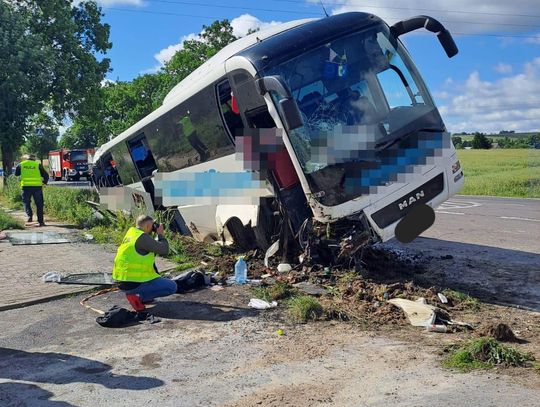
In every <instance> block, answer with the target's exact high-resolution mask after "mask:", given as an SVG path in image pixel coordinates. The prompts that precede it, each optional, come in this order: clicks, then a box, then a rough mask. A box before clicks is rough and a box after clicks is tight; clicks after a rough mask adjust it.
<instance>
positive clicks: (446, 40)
mask: <svg viewBox="0 0 540 407" xmlns="http://www.w3.org/2000/svg"><path fill="white" fill-rule="evenodd" d="M419 28H425V29H426V30H428V31H431V32H432V33H435V34H437V38H438V39H439V42H440V43H441V45H442V47H443V49H444V51H445V52H446V55H448V58H452V57H453V56H454V55H456V54H457V53H458V52H459V51H458V47H457V45H456V43H455V41H454V38H452V34H450V31H448V30H447V29H446V28H444V26H443V25H442V24H441V23H440V22H439V21H437V20H436V19H434V18H433V17H429V16H416V17H412V18H409V19H407V20H403V21H400V22H398V23H396V24H394V25H393V26H392V27H390V32H391V33H392V35H393V36H394V37H395V38H398V37H399V36H400V35H403V34H407V33H409V32H411V31H415V30H418V29H419Z"/></svg>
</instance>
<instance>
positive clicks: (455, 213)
mask: <svg viewBox="0 0 540 407" xmlns="http://www.w3.org/2000/svg"><path fill="white" fill-rule="evenodd" d="M435 212H436V213H447V214H449V215H465V214H464V213H462V212H447V211H435Z"/></svg>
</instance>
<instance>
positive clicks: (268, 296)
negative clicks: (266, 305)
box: [252, 281, 297, 302]
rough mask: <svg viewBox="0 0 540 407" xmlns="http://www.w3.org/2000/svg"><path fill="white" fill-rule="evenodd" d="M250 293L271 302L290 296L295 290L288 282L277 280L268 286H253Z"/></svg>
mask: <svg viewBox="0 0 540 407" xmlns="http://www.w3.org/2000/svg"><path fill="white" fill-rule="evenodd" d="M252 293H253V296H254V297H256V298H259V299H261V300H265V301H268V302H271V301H278V300H285V299H287V298H291V297H293V296H294V295H296V294H297V291H296V289H294V288H293V287H291V286H290V285H289V284H287V283H283V282H280V281H278V282H277V283H275V284H272V285H270V286H259V287H253V288H252Z"/></svg>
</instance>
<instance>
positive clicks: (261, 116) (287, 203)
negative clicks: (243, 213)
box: [229, 69, 311, 233]
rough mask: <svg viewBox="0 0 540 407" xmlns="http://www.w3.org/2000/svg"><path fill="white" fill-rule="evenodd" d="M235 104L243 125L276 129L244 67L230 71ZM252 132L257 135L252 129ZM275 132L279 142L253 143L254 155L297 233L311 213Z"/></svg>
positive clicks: (251, 78)
mask: <svg viewBox="0 0 540 407" xmlns="http://www.w3.org/2000/svg"><path fill="white" fill-rule="evenodd" d="M229 80H230V83H231V89H232V95H233V98H234V104H233V105H234V106H235V107H236V108H237V112H238V114H240V115H241V117H242V121H243V124H244V126H245V128H247V129H276V128H277V126H276V123H275V121H274V119H273V118H272V115H271V114H270V112H269V109H268V105H267V104H266V100H265V99H264V97H263V96H262V95H261V89H260V88H259V87H257V85H256V82H255V79H254V78H253V76H252V75H251V74H250V73H249V72H247V71H245V70H243V69H237V70H235V71H232V72H230V73H229ZM250 134H252V135H253V134H257V133H254V132H250ZM258 134H259V136H261V137H260V138H261V139H262V138H263V137H264V138H268V137H271V135H272V132H269V133H266V134H265V133H263V132H260V133H258ZM273 134H274V135H276V145H271V143H270V145H268V144H265V142H264V140H261V139H260V140H257V142H252V143H250V144H251V145H252V146H255V145H256V146H257V148H259V149H260V150H259V151H256V152H253V154H252V155H254V156H259V157H260V159H261V163H260V165H261V166H263V167H265V168H264V169H267V170H268V172H269V174H271V175H270V177H271V181H272V183H273V185H274V187H275V189H276V191H275V192H276V194H278V195H279V199H280V201H281V202H282V204H283V206H284V208H285V211H286V213H287V216H288V218H289V221H290V223H291V226H292V229H293V231H294V232H295V233H296V232H297V231H298V230H299V228H300V226H301V225H302V223H303V222H304V221H305V219H306V218H308V217H310V216H311V210H310V208H309V205H308V203H307V199H306V196H305V194H304V191H303V189H302V186H301V184H300V179H299V177H298V174H297V172H296V169H295V168H294V165H293V162H292V160H291V157H290V155H289V152H288V150H287V148H286V146H285V144H284V143H283V141H279V138H278V137H277V134H278V132H277V131H274V132H273Z"/></svg>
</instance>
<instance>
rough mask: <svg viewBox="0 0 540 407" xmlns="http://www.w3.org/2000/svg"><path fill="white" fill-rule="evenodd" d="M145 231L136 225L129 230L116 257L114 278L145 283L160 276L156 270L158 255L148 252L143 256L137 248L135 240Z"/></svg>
mask: <svg viewBox="0 0 540 407" xmlns="http://www.w3.org/2000/svg"><path fill="white" fill-rule="evenodd" d="M143 233H144V232H143V231H142V230H140V229H137V228H134V227H131V228H129V230H128V231H127V233H126V235H125V236H124V240H122V244H121V245H120V247H119V248H118V251H117V252H116V257H115V258H114V267H113V275H112V277H113V280H116V281H133V282H137V283H144V282H146V281H150V280H153V279H155V278H158V277H159V274H157V273H156V271H155V270H154V260H155V258H156V255H155V254H154V253H148V254H146V255H144V256H142V255H140V254H139V253H137V250H136V249H135V242H136V241H137V239H138V238H139V236H141V235H142V234H143Z"/></svg>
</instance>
